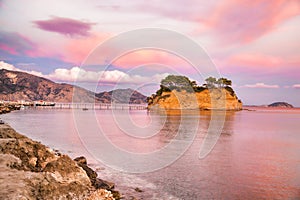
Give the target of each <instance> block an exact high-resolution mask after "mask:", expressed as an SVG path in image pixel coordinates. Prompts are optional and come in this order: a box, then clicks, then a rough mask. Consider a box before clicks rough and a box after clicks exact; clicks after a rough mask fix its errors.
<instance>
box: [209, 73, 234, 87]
mask: <svg viewBox="0 0 300 200" xmlns="http://www.w3.org/2000/svg"><path fill="white" fill-rule="evenodd" d="M205 81H206V84H203V86H204V87H206V88H226V87H230V86H231V85H232V81H231V80H229V79H227V78H223V77H222V78H219V79H216V78H214V77H211V76H210V77H208V78H207V79H205Z"/></svg>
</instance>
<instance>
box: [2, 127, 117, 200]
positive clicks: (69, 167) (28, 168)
mask: <svg viewBox="0 0 300 200" xmlns="http://www.w3.org/2000/svg"><path fill="white" fill-rule="evenodd" d="M0 180H1V181H0V197H1V198H0V199H89V200H93V199H107V200H111V199H115V198H114V197H113V196H116V197H117V199H118V198H120V194H119V193H118V192H117V191H114V190H113V188H114V184H112V183H109V182H107V181H103V180H101V179H98V178H97V173H96V172H94V171H93V170H92V169H91V168H89V167H88V166H87V162H86V159H85V158H84V157H81V158H80V159H76V161H73V160H72V159H71V158H70V157H68V156H67V155H61V154H59V153H55V152H54V151H53V150H51V149H49V148H48V147H46V146H45V145H43V144H41V143H39V142H36V141H33V140H31V139H29V138H27V137H26V136H23V135H21V134H19V133H17V132H16V131H15V130H13V129H12V128H11V127H10V126H8V125H0ZM108 190H111V191H108Z"/></svg>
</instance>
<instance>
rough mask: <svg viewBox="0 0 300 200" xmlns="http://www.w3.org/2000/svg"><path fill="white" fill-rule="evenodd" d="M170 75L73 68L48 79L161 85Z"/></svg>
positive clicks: (57, 71) (56, 71)
mask: <svg viewBox="0 0 300 200" xmlns="http://www.w3.org/2000/svg"><path fill="white" fill-rule="evenodd" d="M167 75H168V74H167V73H164V74H155V75H153V76H151V77H147V76H141V75H136V74H128V73H125V72H122V71H119V70H111V71H97V72H96V71H86V70H84V69H81V68H79V67H72V68H71V69H56V70H55V71H54V72H53V73H51V74H49V75H47V76H46V77H47V78H49V79H51V80H56V81H65V82H98V83H111V84H116V83H120V84H125V83H132V84H142V83H146V82H152V83H159V82H160V81H161V79H162V78H164V77H166V76H167Z"/></svg>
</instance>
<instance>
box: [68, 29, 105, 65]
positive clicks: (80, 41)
mask: <svg viewBox="0 0 300 200" xmlns="http://www.w3.org/2000/svg"><path fill="white" fill-rule="evenodd" d="M110 36H111V35H110V34H108V33H97V34H93V35H92V36H90V37H85V38H72V39H71V40H69V41H68V42H67V43H66V44H65V47H64V50H65V51H64V55H63V60H64V61H67V62H71V63H75V64H78V65H79V64H81V63H82V62H83V61H84V59H85V58H87V56H88V55H89V53H90V52H91V51H92V50H93V49H95V48H96V47H97V45H99V44H100V43H101V42H103V41H104V40H105V39H107V38H109V37H110Z"/></svg>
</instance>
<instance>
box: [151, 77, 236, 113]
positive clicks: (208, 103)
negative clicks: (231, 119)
mask: <svg viewBox="0 0 300 200" xmlns="http://www.w3.org/2000/svg"><path fill="white" fill-rule="evenodd" d="M205 81H206V83H205V84H203V85H202V86H198V85H197V84H196V82H195V81H191V80H189V78H187V77H185V76H177V75H169V76H167V77H166V78H165V79H163V80H162V81H161V85H160V89H159V90H158V91H157V92H156V94H153V95H152V96H150V97H148V109H149V110H155V109H167V110H168V109H181V110H184V109H200V110H211V109H219V110H241V109H242V102H241V100H239V99H238V97H237V96H236V94H235V92H234V90H233V89H232V88H231V87H230V86H231V84H232V82H231V80H228V79H226V78H219V79H216V78H213V77H209V78H207V79H206V80H205Z"/></svg>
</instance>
